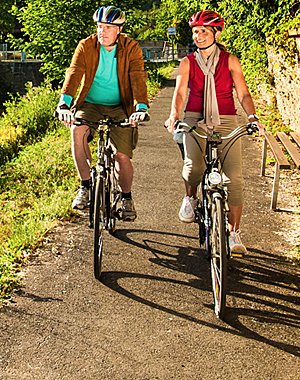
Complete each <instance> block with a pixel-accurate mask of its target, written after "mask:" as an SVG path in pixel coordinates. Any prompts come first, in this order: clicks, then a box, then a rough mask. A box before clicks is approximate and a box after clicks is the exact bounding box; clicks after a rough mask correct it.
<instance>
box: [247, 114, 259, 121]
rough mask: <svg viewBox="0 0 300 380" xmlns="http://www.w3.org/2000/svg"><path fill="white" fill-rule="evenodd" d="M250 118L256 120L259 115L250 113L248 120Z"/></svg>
mask: <svg viewBox="0 0 300 380" xmlns="http://www.w3.org/2000/svg"><path fill="white" fill-rule="evenodd" d="M250 119H254V120H256V121H258V120H259V117H258V116H257V115H256V113H254V114H252V115H248V120H250Z"/></svg>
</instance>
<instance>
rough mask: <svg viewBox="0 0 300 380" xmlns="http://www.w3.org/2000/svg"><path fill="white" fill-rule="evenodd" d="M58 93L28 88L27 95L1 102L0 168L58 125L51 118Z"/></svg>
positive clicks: (43, 87)
mask: <svg viewBox="0 0 300 380" xmlns="http://www.w3.org/2000/svg"><path fill="white" fill-rule="evenodd" d="M57 101H58V92H56V91H53V90H52V88H51V87H49V86H46V85H44V86H41V87H32V86H31V85H27V93H26V95H23V96H20V95H18V96H16V97H14V98H12V99H11V100H9V101H7V102H5V103H4V106H5V109H6V111H5V114H4V115H3V116H2V117H1V118H0V165H3V164H4V163H6V162H8V161H9V160H11V159H12V158H13V157H15V156H16V155H17V154H18V152H19V151H20V150H21V149H22V148H24V146H27V145H30V144H32V143H34V142H35V141H38V140H40V139H41V138H42V137H43V136H44V135H45V133H46V132H47V131H51V130H55V129H56V128H57V126H58V125H59V122H58V121H57V120H55V119H54V118H53V112H54V110H55V108H56V105H57Z"/></svg>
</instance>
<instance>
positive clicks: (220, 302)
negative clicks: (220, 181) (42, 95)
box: [211, 198, 228, 319]
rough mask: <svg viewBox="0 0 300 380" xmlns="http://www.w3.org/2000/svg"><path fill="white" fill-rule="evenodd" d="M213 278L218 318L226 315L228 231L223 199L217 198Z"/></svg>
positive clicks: (213, 239)
mask: <svg viewBox="0 0 300 380" xmlns="http://www.w3.org/2000/svg"><path fill="white" fill-rule="evenodd" d="M211 218H212V227H211V279H212V288H213V296H214V309H215V314H216V315H217V317H218V318H220V319H222V318H223V317H224V313H225V308H226V291H227V249H228V244H227V231H226V222H225V218H226V216H225V212H224V207H223V203H222V200H221V199H219V198H215V199H214V201H213V205H212V212H211Z"/></svg>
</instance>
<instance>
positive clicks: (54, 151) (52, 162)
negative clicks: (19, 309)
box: [0, 63, 175, 301]
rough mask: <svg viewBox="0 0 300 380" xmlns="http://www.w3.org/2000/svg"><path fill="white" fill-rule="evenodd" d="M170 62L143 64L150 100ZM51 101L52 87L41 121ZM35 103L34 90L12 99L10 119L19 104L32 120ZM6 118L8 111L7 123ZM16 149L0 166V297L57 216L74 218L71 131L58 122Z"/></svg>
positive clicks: (49, 111) (14, 282) (5, 294)
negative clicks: (145, 66) (71, 206)
mask: <svg viewBox="0 0 300 380" xmlns="http://www.w3.org/2000/svg"><path fill="white" fill-rule="evenodd" d="M174 66H175V65H174V64H170V63H169V64H167V65H166V64H155V65H153V67H152V69H151V67H148V68H147V70H148V73H149V79H148V82H147V87H148V91H149V98H150V100H151V99H153V98H154V97H155V95H156V94H157V92H158V90H159V89H160V88H161V86H162V85H163V83H164V80H165V79H166V78H168V77H169V76H170V74H171V73H172V71H173V70H174ZM151 70H152V71H151ZM37 93H39V91H37ZM31 94H32V93H31ZM38 96H40V94H39V95H38ZM47 96H49V98H48V97H47ZM49 101H50V102H53V93H52V92H49V94H48V95H47V94H46V95H45V99H44V103H45V105H46V106H47V110H46V111H45V109H44V108H43V106H42V104H41V103H39V107H36V106H34V108H35V109H37V108H38V109H40V113H41V114H42V115H44V116H43V118H44V119H45V120H50V119H51V120H53V118H52V113H53V109H54V107H55V106H54V104H55V102H54V103H53V106H52V107H51V106H50V107H49ZM26 102H27V105H26ZM35 104H36V103H35V97H34V95H31V96H30V97H28V96H27V100H26V97H25V98H23V97H22V98H21V100H20V104H19V103H18V102H17V101H15V100H14V104H13V105H11V107H10V113H11V119H14V112H13V107H15V108H16V113H17V112H20V108H22V110H23V113H22V115H20V114H19V117H22V118H23V119H24V122H23V125H27V124H30V123H28V120H27V119H26V115H28V117H31V115H32V113H31V112H28V110H30V109H32V106H33V105H35ZM38 114H39V112H38ZM8 119H9V118H8V116H6V122H8V123H9V120H8ZM38 120H40V119H38ZM44 124H45V123H43V125H44ZM35 125H36V124H35ZM37 127H38V124H37ZM3 131H4V129H3ZM4 132H5V131H4ZM4 134H5V133H4ZM18 151H19V153H18V155H17V156H15V158H14V159H13V161H10V162H8V163H6V164H5V165H2V166H0V189H1V190H0V240H1V247H0V301H3V300H5V299H7V298H9V297H10V295H11V294H12V293H13V291H14V290H15V289H17V288H18V286H20V285H21V283H22V278H21V269H22V267H23V266H24V265H26V262H27V261H28V260H29V259H30V257H31V256H32V254H33V253H34V251H35V249H36V248H37V247H38V246H39V245H40V244H41V242H42V240H43V237H44V235H45V234H46V233H47V232H48V231H49V230H50V229H51V228H53V226H54V225H55V224H56V223H57V222H58V221H59V220H67V219H70V218H73V217H75V214H74V213H73V212H72V209H71V208H70V204H71V200H72V198H73V197H74V191H75V190H76V188H77V186H78V179H77V174H76V171H75V168H74V164H73V161H72V157H71V151H70V136H69V130H68V129H67V128H65V127H64V126H62V125H60V123H59V127H57V128H56V129H53V130H51V131H49V132H48V133H46V134H45V135H44V137H43V138H40V141H38V142H35V143H34V144H32V145H28V146H26V147H23V149H21V150H20V149H19V150H18ZM14 154H16V153H14Z"/></svg>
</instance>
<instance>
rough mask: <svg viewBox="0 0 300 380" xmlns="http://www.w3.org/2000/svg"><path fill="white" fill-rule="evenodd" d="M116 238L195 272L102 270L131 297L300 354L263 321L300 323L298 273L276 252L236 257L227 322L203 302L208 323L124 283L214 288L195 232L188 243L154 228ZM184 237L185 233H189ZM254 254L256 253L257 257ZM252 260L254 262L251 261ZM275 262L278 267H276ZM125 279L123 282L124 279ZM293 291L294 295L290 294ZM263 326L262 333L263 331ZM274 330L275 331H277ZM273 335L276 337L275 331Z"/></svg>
mask: <svg viewBox="0 0 300 380" xmlns="http://www.w3.org/2000/svg"><path fill="white" fill-rule="evenodd" d="M145 234H146V235H147V234H149V235H150V236H154V237H155V238H153V239H152V238H147V239H145V238H143V239H142V240H139V235H145ZM166 236H167V237H170V236H172V239H173V240H172V241H174V244H170V243H166V242H164V241H163V240H164V239H163V238H164V237H166ZM115 237H116V238H117V239H120V240H122V241H124V242H126V243H128V244H131V245H133V246H136V247H140V248H142V249H144V250H147V251H149V252H151V253H152V255H153V256H154V257H151V258H150V259H149V260H150V261H151V262H152V263H154V264H156V265H161V266H163V267H166V268H168V269H170V270H173V271H179V272H185V273H187V274H191V275H193V276H196V278H193V279H191V280H190V281H189V282H187V281H180V280H176V279H173V278H165V277H159V276H152V275H147V274H137V273H129V272H103V274H102V279H101V280H102V282H103V284H104V285H106V286H108V287H109V288H111V289H112V290H114V291H117V292H118V293H120V294H122V295H124V296H126V297H128V298H131V299H133V300H135V301H137V302H140V303H142V304H144V305H147V306H150V307H152V308H155V309H159V310H161V311H164V312H166V313H169V314H172V315H174V316H177V317H180V318H183V319H186V320H188V321H191V322H193V323H197V324H200V325H205V326H208V327H211V328H214V329H215V328H217V329H219V330H222V331H224V332H227V333H230V334H233V335H238V336H243V337H245V338H248V339H253V340H256V341H259V342H263V343H265V344H268V345H270V346H273V347H276V348H278V349H280V350H282V351H285V352H288V353H291V354H293V355H295V356H300V352H299V347H298V345H297V344H296V341H295V344H294V343H293V344H290V343H288V342H282V341H280V339H278V340H275V339H274V338H273V337H267V336H265V330H264V328H263V327H264V326H265V325H270V329H272V330H273V329H274V328H276V326H285V327H286V328H291V327H292V328H295V329H298V328H299V327H300V318H299V310H297V309H296V307H297V305H298V297H297V296H296V291H295V284H297V283H298V279H297V276H295V275H294V274H292V273H289V271H288V270H287V269H286V267H282V266H281V264H282V260H280V258H279V257H278V256H275V255H274V254H272V253H268V252H264V251H260V250H257V249H252V248H248V250H249V255H248V256H247V258H246V259H244V260H234V261H233V262H232V265H231V266H230V268H229V284H228V285H229V292H228V293H229V294H228V306H227V310H226V315H225V318H224V322H225V323H223V322H222V321H219V320H218V319H216V317H215V316H214V314H213V310H212V305H206V304H203V306H204V307H207V308H210V309H211V320H212V321H213V320H214V319H215V322H207V321H204V320H201V319H197V318H195V317H193V316H191V315H189V314H187V313H184V312H182V311H178V310H175V309H172V308H170V307H165V306H163V305H160V304H158V303H156V302H153V301H149V300H148V299H146V298H143V297H141V296H139V295H137V294H135V293H134V292H133V291H130V290H129V289H126V287H125V286H124V285H123V286H122V285H120V282H121V280H122V279H124V278H139V279H141V280H142V279H145V280H150V281H154V282H168V283H170V284H172V283H174V284H177V285H180V286H188V287H192V288H194V289H201V290H204V291H207V292H211V284H210V280H209V262H208V260H207V259H205V257H204V255H203V254H202V253H201V250H200V249H199V248H196V247H197V245H198V241H197V238H195V237H193V236H191V237H188V238H190V239H191V242H193V243H194V244H191V245H190V246H182V245H180V244H177V243H176V241H175V238H176V239H177V240H178V238H180V237H183V235H180V234H175V233H170V232H162V231H151V230H139V229H135V230H129V229H128V230H126V229H124V230H118V231H117V232H116V235H115ZM185 237H186V236H185ZM170 247H172V248H173V249H174V248H175V250H177V251H176V257H174V254H173V255H172V254H170V252H168V249H169V248H170ZM253 254H256V256H254V259H252V258H253ZM252 260H253V261H252ZM274 261H275V262H276V263H277V265H278V267H274ZM122 283H123V282H122ZM270 284H272V286H276V289H278V292H275V291H273V290H272V289H269V286H270ZM293 292H295V295H293V294H291V293H293ZM260 330H262V332H260ZM273 335H274V334H273ZM273 335H272V336H273Z"/></svg>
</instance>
